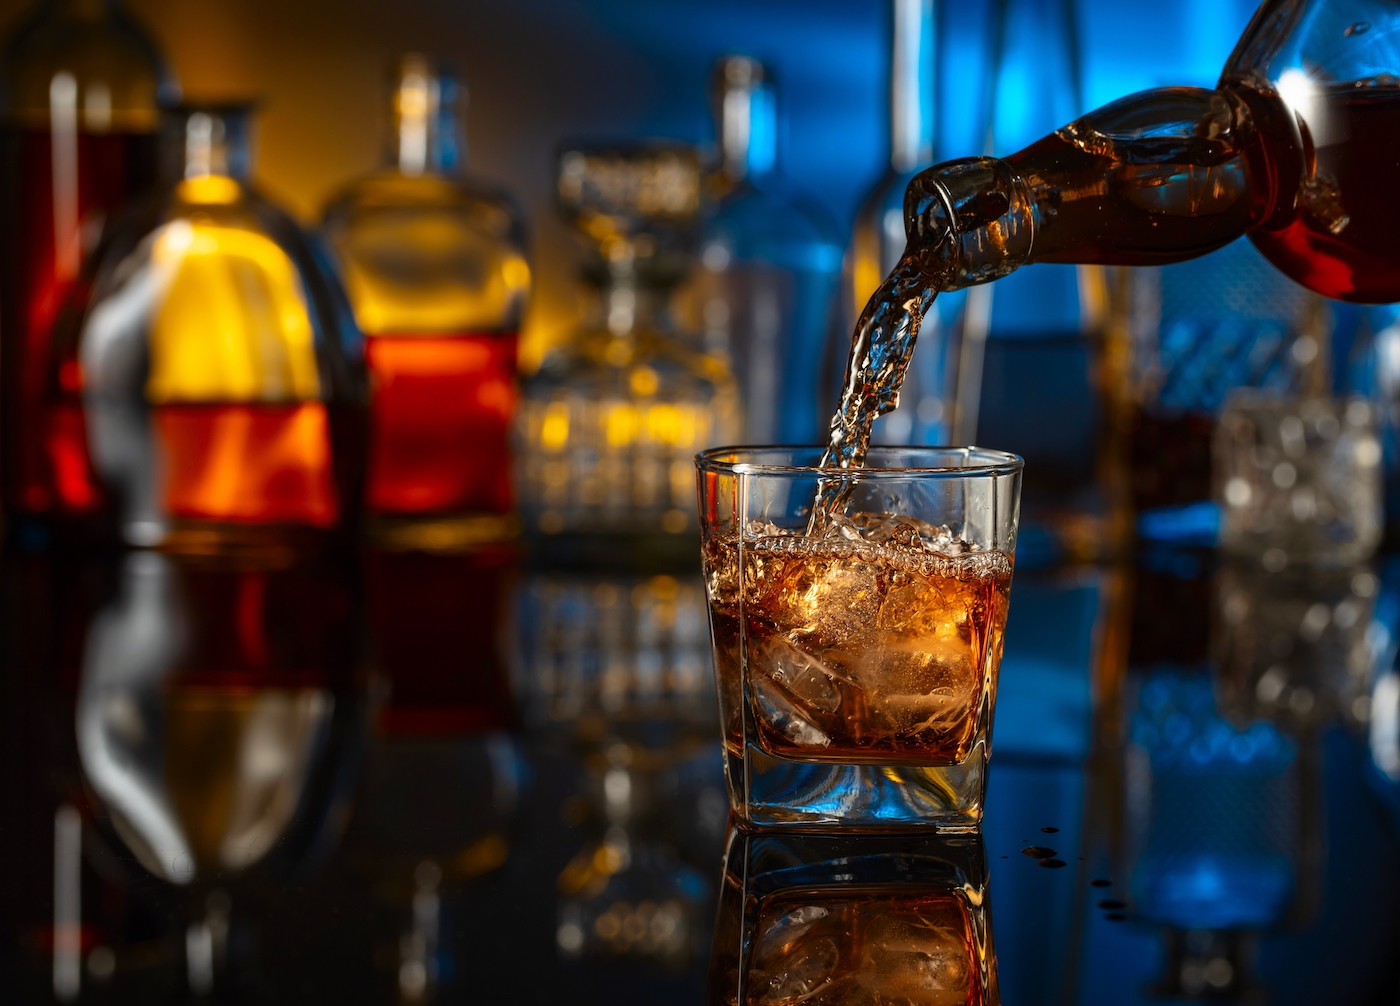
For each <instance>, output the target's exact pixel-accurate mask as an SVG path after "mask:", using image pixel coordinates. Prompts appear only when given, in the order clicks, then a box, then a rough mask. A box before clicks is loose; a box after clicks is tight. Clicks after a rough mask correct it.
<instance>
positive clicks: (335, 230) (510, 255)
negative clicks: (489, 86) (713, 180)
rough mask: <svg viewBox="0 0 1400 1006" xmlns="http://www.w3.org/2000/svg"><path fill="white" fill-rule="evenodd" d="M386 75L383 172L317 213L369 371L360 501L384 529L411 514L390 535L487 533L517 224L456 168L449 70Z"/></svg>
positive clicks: (508, 389)
mask: <svg viewBox="0 0 1400 1006" xmlns="http://www.w3.org/2000/svg"><path fill="white" fill-rule="evenodd" d="M394 83H395V89H394V102H393V122H394V126H395V129H394V132H393V139H394V141H395V143H394V146H393V149H392V151H391V156H390V161H391V163H392V165H393V167H391V168H389V169H388V170H385V171H382V172H380V173H378V174H376V175H372V176H370V177H369V178H366V179H364V180H362V181H360V182H357V183H355V184H354V185H353V186H352V187H351V188H350V189H348V190H347V191H346V192H344V193H343V194H341V195H340V196H339V197H337V198H336V199H335V200H334V201H333V202H332V203H331V204H330V206H329V207H327V209H326V216H325V230H326V233H327V236H328V238H329V240H330V243H331V245H332V246H333V247H334V249H335V251H336V253H337V255H338V257H339V259H340V264H341V270H342V274H343V276H344V279H345V285H346V288H347V291H348V293H349V295H350V299H351V301H352V302H353V304H354V308H355V315H356V318H357V319H358V321H359V325H360V327H361V329H363V331H364V332H365V334H366V336H367V348H366V353H367V357H368V362H369V366H370V371H371V373H372V375H373V380H374V389H373V397H372V403H373V404H372V425H371V433H370V461H369V472H368V484H367V487H366V500H367V503H368V506H369V508H370V510H371V511H372V512H373V513H375V514H377V515H379V516H380V517H381V518H382V520H381V526H380V527H379V530H380V531H381V532H391V531H392V528H393V527H394V526H395V522H396V521H400V520H401V519H403V518H417V520H416V521H413V522H412V524H413V525H414V527H413V529H410V528H407V527H405V528H400V529H399V531H400V534H401V535H402V534H409V535H411V536H413V537H414V538H415V540H417V539H421V538H423V537H424V536H425V535H426V536H428V537H431V538H433V540H434V541H435V542H437V541H441V542H442V543H443V544H451V543H452V542H453V541H456V540H457V539H460V538H463V537H464V536H465V537H467V538H468V539H472V538H481V537H493V536H494V537H499V536H500V535H501V534H503V533H508V532H509V528H508V527H505V526H504V525H503V524H502V519H501V517H500V516H499V515H503V514H505V513H507V512H508V511H509V509H510V506H511V486H510V466H509V463H508V460H507V440H508V437H509V432H510V424H511V421H512V418H513V416H514V413H515V397H516V390H515V355H516V335H517V332H518V330H519V327H520V316H521V314H522V312H523V310H524V306H525V297H526V294H527V292H528V290H529V282H530V270H529V267H528V266H527V265H526V263H525V258H524V254H523V251H522V243H523V233H522V231H523V228H522V226H521V224H520V220H519V217H518V214H517V213H516V210H515V208H514V206H513V205H512V204H511V202H510V201H509V199H507V198H506V197H504V196H503V195H501V194H499V193H497V192H494V191H492V190H490V189H488V188H486V187H485V186H483V185H481V184H480V183H478V182H476V181H474V180H470V179H469V178H467V177H466V176H465V175H464V174H463V173H462V167H463V165H464V163H465V160H466V158H465V152H466V151H465V141H464V138H463V136H462V133H461V130H460V128H459V125H458V119H457V106H458V105H459V103H460V102H461V98H460V97H459V93H460V87H459V85H458V83H457V81H456V80H455V79H454V78H453V76H452V75H451V74H449V73H447V72H445V71H444V70H442V69H441V68H439V67H436V66H433V65H432V64H430V63H429V62H428V61H427V60H425V59H424V58H423V57H421V56H406V57H404V59H403V60H402V61H401V63H400V65H399V67H398V74H397V79H396V80H395V82H394ZM471 515H475V517H476V519H475V520H473V519H471ZM482 515H498V516H497V517H496V518H495V519H494V520H493V519H491V518H489V517H488V518H487V519H486V520H483V519H482ZM425 519H426V521H425ZM386 521H387V522H388V523H385V522H386Z"/></svg>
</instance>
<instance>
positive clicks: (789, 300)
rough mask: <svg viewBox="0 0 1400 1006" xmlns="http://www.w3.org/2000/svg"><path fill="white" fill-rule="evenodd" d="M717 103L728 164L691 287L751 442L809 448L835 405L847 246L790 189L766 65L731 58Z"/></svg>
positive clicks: (719, 175)
mask: <svg viewBox="0 0 1400 1006" xmlns="http://www.w3.org/2000/svg"><path fill="white" fill-rule="evenodd" d="M714 101H715V120H716V129H717V132H718V134H719V137H718V138H719V147H720V155H721V159H720V164H719V168H718V170H717V171H716V172H715V173H714V174H713V175H712V176H711V179H710V181H711V184H712V186H713V187H714V189H715V193H714V195H715V196H716V197H717V199H716V203H715V205H714V207H713V208H712V209H711V210H710V211H709V212H708V213H706V214H705V216H704V219H703V221H702V233H701V239H700V264H699V268H698V269H697V270H696V272H695V276H694V280H693V283H692V290H691V291H690V293H691V297H692V299H693V300H694V301H695V304H694V310H695V312H696V313H697V314H698V315H699V320H698V324H699V327H701V328H702V329H703V330H704V332H705V342H706V345H707V346H710V347H711V348H712V349H714V350H716V351H719V352H721V353H723V354H725V355H727V356H728V357H729V359H730V361H731V363H732V365H733V368H734V372H735V377H736V379H737V382H738V385H739V394H740V399H741V404H742V406H743V414H744V428H743V439H744V442H746V443H752V444H773V443H782V444H798V443H803V444H805V443H813V442H814V441H818V440H820V439H821V435H822V431H823V427H824V426H825V423H826V411H827V409H828V408H829V403H828V402H827V401H826V396H825V394H824V393H823V390H824V389H821V388H820V383H821V365H822V348H823V345H824V343H825V340H826V336H827V325H828V323H829V321H830V320H831V319H830V317H829V313H830V309H831V306H832V305H831V301H832V296H833V294H835V292H836V281H837V274H838V272H839V270H840V266H841V249H840V246H839V245H838V243H837V241H836V239H835V238H834V237H833V236H831V234H830V233H829V231H830V230H831V227H830V225H828V224H827V223H826V221H825V220H823V219H822V218H820V217H818V216H816V215H815V213H814V212H813V211H812V210H810V209H808V208H806V207H804V206H803V205H801V204H800V203H798V202H796V201H794V200H792V199H791V198H788V197H787V196H786V195H785V194H784V185H783V181H782V177H781V175H780V174H779V173H778V172H777V171H776V164H775V162H776V160H777V140H778V137H777V125H778V124H777V116H776V109H775V104H774V95H773V82H772V80H771V78H770V75H769V72H768V70H767V68H765V67H764V66H763V64H761V63H759V62H758V61H757V60H753V59H750V58H748V57H746V56H726V57H724V58H723V59H721V60H720V61H719V63H718V64H717V66H716V67H715V93H714Z"/></svg>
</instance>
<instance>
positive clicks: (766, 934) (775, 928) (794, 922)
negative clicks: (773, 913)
mask: <svg viewBox="0 0 1400 1006" xmlns="http://www.w3.org/2000/svg"><path fill="white" fill-rule="evenodd" d="M830 914H831V912H829V911H828V910H827V909H825V908H822V907H821V906H820V905H803V906H802V907H801V908H794V909H793V910H792V911H790V912H786V913H784V914H783V915H780V916H778V918H776V919H774V920H773V921H772V922H768V923H766V924H765V925H764V927H763V931H762V932H760V933H759V934H758V942H757V944H756V950H755V953H756V954H757V955H758V956H757V960H758V961H759V962H760V963H761V962H764V961H770V960H774V959H776V958H777V957H779V956H780V955H782V954H784V953H786V952H787V951H788V950H789V949H791V947H792V946H793V945H794V944H795V943H796V942H797V941H798V940H800V939H801V938H802V937H803V936H805V935H806V934H807V932H808V930H810V929H811V928H812V927H813V926H814V925H816V924H817V923H818V922H820V921H821V920H822V919H824V918H826V917H827V916H828V915H830Z"/></svg>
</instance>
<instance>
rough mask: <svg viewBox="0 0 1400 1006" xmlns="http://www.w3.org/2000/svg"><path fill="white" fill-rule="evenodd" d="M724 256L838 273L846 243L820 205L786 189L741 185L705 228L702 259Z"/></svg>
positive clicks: (724, 199)
mask: <svg viewBox="0 0 1400 1006" xmlns="http://www.w3.org/2000/svg"><path fill="white" fill-rule="evenodd" d="M716 242H718V243H719V245H720V247H721V248H722V249H723V252H724V253H725V254H727V255H730V256H734V257H737V258H739V259H756V260H760V261H765V262H768V263H771V264H774V265H778V266H781V267H785V268H792V269H814V270H817V271H831V272H834V271H836V270H838V269H839V268H840V259H841V253H842V240H841V238H840V236H839V233H838V231H837V228H836V225H835V224H834V223H833V222H832V221H830V220H829V219H828V218H827V216H826V215H825V214H824V213H823V212H822V211H821V210H820V208H819V207H818V206H816V205H815V204H814V203H812V202H811V201H810V200H806V199H803V198H802V197H801V196H800V195H797V194H794V193H792V192H791V191H788V190H786V189H785V187H782V186H781V185H780V184H768V185H764V186H761V187H760V186H756V185H749V184H745V185H741V186H739V187H737V188H735V189H733V190H732V191H731V192H729V193H728V194H726V195H725V196H724V197H722V198H721V199H720V200H719V201H718V202H717V203H716V204H715V205H714V207H713V209H712V210H711V211H710V212H709V213H708V214H707V215H706V216H705V218H704V220H703V223H702V239H701V254H702V255H703V254H705V253H706V250H707V249H708V247H709V246H710V245H712V244H714V243H716Z"/></svg>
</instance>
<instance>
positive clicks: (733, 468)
mask: <svg viewBox="0 0 1400 1006" xmlns="http://www.w3.org/2000/svg"><path fill="white" fill-rule="evenodd" d="M823 449H824V447H823V446H820V445H818V446H813V445H812V444H765V445H753V444H747V445H744V446H734V447H711V448H708V449H707V450H703V451H701V452H700V453H699V454H697V455H695V467H696V468H698V469H700V470H701V471H705V472H729V473H733V474H736V475H823V474H829V475H831V476H834V477H837V478H858V479H881V478H904V479H907V478H909V477H911V476H930V477H935V478H978V477H986V476H989V475H1013V474H1016V473H1017V472H1020V471H1021V470H1022V469H1023V468H1025V466H1026V462H1025V459H1024V458H1022V457H1021V456H1020V455H1019V454H1012V453H1010V452H1009V451H999V450H996V449H994V448H990V447H948V446H937V447H925V446H918V447H910V446H903V447H902V446H898V445H878V446H872V447H871V448H870V451H869V454H868V455H867V456H869V455H880V454H888V453H893V452H895V451H925V452H945V453H947V452H952V451H961V452H965V453H967V454H977V455H981V456H982V457H985V458H987V459H988V460H987V462H986V463H982V464H973V465H963V466H942V467H924V468H868V467H865V466H862V467H860V468H821V467H818V466H816V465H765V464H754V463H751V462H747V461H721V460H719V456H721V455H724V454H756V453H762V452H764V451H820V450H823Z"/></svg>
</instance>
